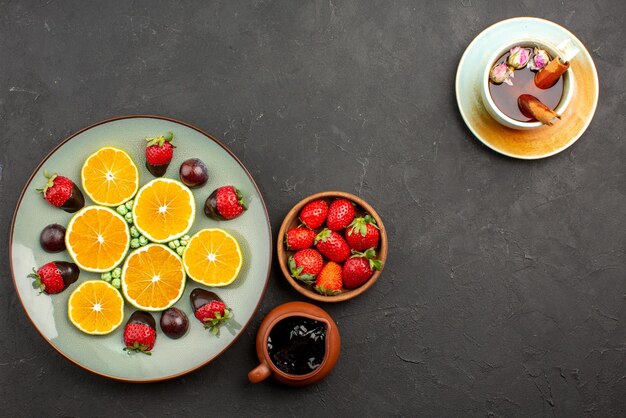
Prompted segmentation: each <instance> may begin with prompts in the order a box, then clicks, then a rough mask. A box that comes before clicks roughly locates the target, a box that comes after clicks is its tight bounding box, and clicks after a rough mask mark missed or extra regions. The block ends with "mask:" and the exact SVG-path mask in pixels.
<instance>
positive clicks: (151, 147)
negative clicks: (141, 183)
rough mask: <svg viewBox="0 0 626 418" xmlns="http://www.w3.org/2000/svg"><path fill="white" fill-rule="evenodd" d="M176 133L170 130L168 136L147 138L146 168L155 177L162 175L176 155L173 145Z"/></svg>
mask: <svg viewBox="0 0 626 418" xmlns="http://www.w3.org/2000/svg"><path fill="white" fill-rule="evenodd" d="M172 139H174V134H173V133H172V132H170V133H169V134H168V135H167V136H163V135H161V136H155V137H152V138H146V141H148V145H146V168H147V169H148V171H149V172H150V173H152V175H153V176H155V177H162V176H163V175H164V174H165V171H166V170H167V166H169V164H170V161H172V157H173V156H174V146H173V145H172Z"/></svg>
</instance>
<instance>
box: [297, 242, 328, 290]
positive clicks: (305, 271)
mask: <svg viewBox="0 0 626 418" xmlns="http://www.w3.org/2000/svg"><path fill="white" fill-rule="evenodd" d="M322 267H324V260H323V259H322V255H321V254H320V253H319V252H318V251H317V250H314V249H313V248H306V249H304V250H300V251H298V252H297V253H295V254H294V255H292V256H291V257H289V270H290V271H291V276H292V277H293V278H294V279H298V280H301V281H303V282H305V283H313V282H314V281H315V276H317V275H318V274H319V273H320V271H322Z"/></svg>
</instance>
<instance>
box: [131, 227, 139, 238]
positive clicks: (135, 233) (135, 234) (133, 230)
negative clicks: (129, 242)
mask: <svg viewBox="0 0 626 418" xmlns="http://www.w3.org/2000/svg"><path fill="white" fill-rule="evenodd" d="M140 235H141V233H140V232H139V230H138V229H137V227H136V226H135V225H133V226H131V227H130V236H131V237H133V238H139V236H140Z"/></svg>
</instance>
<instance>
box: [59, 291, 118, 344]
mask: <svg viewBox="0 0 626 418" xmlns="http://www.w3.org/2000/svg"><path fill="white" fill-rule="evenodd" d="M67 316H68V318H69V320H70V322H71V323H72V324H74V326H75V327H76V328H78V329H79V330H81V331H82V332H85V333H87V334H94V335H103V334H109V333H110V332H112V331H113V330H115V329H116V328H117V327H119V326H120V324H121V323H122V321H123V320H124V299H122V295H120V292H119V291H118V290H117V289H116V288H114V287H113V286H111V285H110V284H109V283H107V282H105V281H103V280H87V281H86V282H83V283H81V285H80V286H78V287H77V288H76V289H74V291H73V292H72V294H71V295H70V297H69V299H68V300H67Z"/></svg>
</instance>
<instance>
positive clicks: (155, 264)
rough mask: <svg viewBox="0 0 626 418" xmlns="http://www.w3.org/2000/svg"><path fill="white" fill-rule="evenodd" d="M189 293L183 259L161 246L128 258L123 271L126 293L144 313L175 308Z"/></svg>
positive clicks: (124, 291)
mask: <svg viewBox="0 0 626 418" xmlns="http://www.w3.org/2000/svg"><path fill="white" fill-rule="evenodd" d="M184 290H185V270H184V268H183V263H182V261H181V259H180V257H179V256H178V255H177V254H176V253H175V252H174V251H172V250H170V249H169V248H167V247H166V246H165V245H161V244H148V245H146V246H145V247H141V248H139V249H137V250H135V251H133V252H131V253H130V254H129V255H128V258H126V261H125V262H124V267H122V293H124V297H125V298H126V300H127V301H128V302H129V303H130V304H132V305H133V306H135V307H137V308H139V309H143V310H144V311H162V310H164V309H167V308H169V307H170V306H172V305H173V304H174V303H176V301H177V300H178V299H180V297H181V296H182V294H183V291H184Z"/></svg>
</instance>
